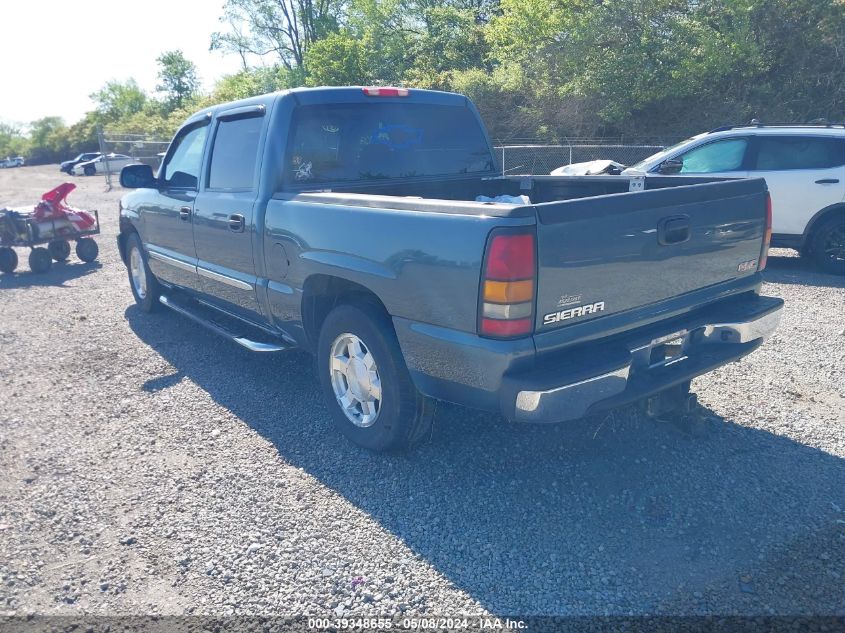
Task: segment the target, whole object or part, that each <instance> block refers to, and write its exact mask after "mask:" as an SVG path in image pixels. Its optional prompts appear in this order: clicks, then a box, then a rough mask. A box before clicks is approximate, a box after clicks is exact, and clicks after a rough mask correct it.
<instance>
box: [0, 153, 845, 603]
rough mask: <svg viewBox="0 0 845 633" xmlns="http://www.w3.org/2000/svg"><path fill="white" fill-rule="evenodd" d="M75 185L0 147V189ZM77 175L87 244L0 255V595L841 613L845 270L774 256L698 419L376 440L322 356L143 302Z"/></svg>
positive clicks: (844, 573) (23, 192)
mask: <svg viewBox="0 0 845 633" xmlns="http://www.w3.org/2000/svg"><path fill="white" fill-rule="evenodd" d="M62 180H63V178H62V177H61V175H60V174H59V173H58V171H57V170H56V167H55V166H51V167H44V168H37V167H26V168H22V169H10V170H2V171H0V206H3V205H25V204H29V203H32V202H34V201H35V200H37V199H38V197H39V195H40V194H41V193H42V192H43V191H46V190H47V189H49V188H51V187H53V186H55V185H56V184H58V183H60V182H62ZM74 182H76V183H77V184H78V185H79V189H78V190H77V191H76V192H74V193H73V194H71V203H72V204H75V205H76V206H79V207H81V208H98V209H100V211H101V218H102V220H103V221H104V235H102V236H100V238H98V241H99V244H100V249H101V251H100V252H101V256H100V263H96V264H91V265H89V264H82V263H80V262H79V261H78V260H76V259H75V256H71V261H70V262H69V263H67V264H65V265H59V266H54V268H53V270H51V271H50V272H49V273H48V274H46V275H42V276H34V275H32V274H30V273H29V271H28V266H27V264H26V260H25V258H23V257H22V263H21V267H20V268H19V272H18V274H16V275H6V276H0V345H1V346H2V351H3V355H2V365H0V379H1V380H0V614H3V613H8V614H19V615H20V614H29V613H38V614H45V613H46V614H81V613H86V614H150V613H155V614H189V613H190V614H212V615H222V614H231V613H237V614H303V613H305V614H321V615H332V614H336V615H341V614H344V615H349V614H368V615H391V614H398V613H400V612H404V613H407V614H440V615H456V614H472V613H476V612H491V613H495V614H503V615H504V614H521V615H527V614H582V615H594V614H647V613H648V614H651V613H661V614H710V613H716V614H743V615H744V614H769V613H776V614H793V615H794V614H829V615H833V614H839V615H845V380H843V377H845V279H842V278H836V277H832V276H828V275H824V274H820V273H817V272H814V271H813V270H812V269H811V268H809V267H808V266H807V265H806V264H804V263H803V262H801V261H799V260H798V259H797V258H796V257H794V256H792V253H791V252H790V251H774V252H773V256H772V257H771V259H770V269H769V271H768V272H767V273H766V276H767V281H768V283H767V284H766V287H765V292H766V293H767V294H771V295H778V296H781V297H783V298H784V299H785V300H786V311H785V316H784V320H783V322H782V324H781V327H780V330H779V331H778V333H777V335H776V336H775V337H774V338H773V339H771V340H770V341H769V342H768V343H767V344H766V345H765V346H764V347H763V349H761V350H760V351H758V352H757V353H755V354H753V355H752V356H750V357H749V358H747V359H745V360H743V361H742V362H740V363H736V364H733V365H730V366H728V367H725V368H722V369H721V370H719V371H716V372H714V373H713V374H711V375H708V376H706V377H704V378H702V379H699V380H697V381H696V382H695V383H694V390H695V391H696V392H697V393H698V394H699V398H700V401H701V403H702V405H703V406H702V409H701V411H700V412H699V415H697V416H695V418H694V419H693V420H686V421H682V420H668V421H664V422H658V421H653V420H647V419H644V418H642V417H641V416H639V415H638V414H637V413H636V412H634V411H632V410H625V411H622V412H617V413H615V414H613V415H611V416H608V417H605V418H599V419H588V420H584V421H581V422H577V423H572V424H567V425H559V426H553V427H535V426H527V427H521V426H516V425H512V424H509V423H507V422H506V421H504V420H502V419H500V418H498V417H496V416H492V415H489V414H484V413H478V412H474V411H469V410H464V409H461V408H459V407H455V406H449V405H440V407H439V409H438V413H437V419H436V424H435V430H434V434H433V437H432V439H431V441H430V442H428V443H427V444H425V445H424V446H422V447H421V448H420V449H419V450H417V451H416V452H414V453H412V454H408V455H398V456H397V455H394V456H376V455H372V454H369V453H367V452H364V451H362V450H360V449H357V448H355V447H353V446H352V445H350V444H349V443H347V442H346V441H345V440H344V439H342V438H341V437H339V436H338V435H336V434H335V433H334V432H332V430H331V429H330V426H329V420H328V416H327V414H326V410H325V409H324V406H323V404H322V403H321V399H320V395H319V392H318V387H317V379H316V376H315V371H314V367H313V363H312V361H311V359H310V357H309V356H307V355H305V354H302V353H297V352H292V353H288V354H284V355H275V356H262V355H251V354H250V353H249V352H247V351H245V350H241V349H240V348H238V347H237V346H235V345H233V344H230V343H229V342H227V341H224V340H221V339H219V338H216V337H215V336H214V335H213V334H211V333H208V332H207V331H205V330H203V329H202V328H199V327H198V326H196V325H194V324H193V323H191V322H190V321H188V320H187V319H184V318H182V317H180V316H178V315H175V314H171V313H168V312H165V313H161V314H156V315H142V314H141V313H140V312H139V311H138V310H136V308H135V307H134V304H133V302H132V297H131V294H130V292H129V288H128V285H127V281H126V275H125V272H124V268H123V266H122V264H121V263H120V261H119V257H118V253H117V248H116V245H115V241H114V235H115V234H116V231H117V201H118V199H119V197H120V195H121V192H120V190H119V189H118V190H116V191H113V192H111V193H104V185H103V180H102V179H101V178H90V179H89V178H75V179H74ZM20 254H21V255H25V253H24V251H20Z"/></svg>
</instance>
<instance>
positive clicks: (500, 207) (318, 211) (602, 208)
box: [118, 88, 783, 450]
mask: <svg viewBox="0 0 845 633" xmlns="http://www.w3.org/2000/svg"><path fill="white" fill-rule="evenodd" d="M121 184H122V185H123V186H124V187H126V188H133V189H136V191H133V192H130V193H128V194H127V195H126V196H124V198H123V200H122V201H121V207H120V235H119V238H118V244H119V247H120V253H121V255H122V257H123V261H124V262H125V263H126V266H127V269H128V272H129V282H130V286H131V289H132V293H133V295H134V297H135V301H136V302H137V304H138V306H139V307H140V309H141V310H143V311H151V310H154V309H157V308H158V307H159V306H162V305H163V306H166V307H168V308H171V309H172V310H175V311H176V312H179V313H181V314H183V315H185V316H187V317H189V318H192V319H194V320H196V321H198V322H199V323H202V324H203V325H205V326H207V327H209V328H210V329H212V330H214V331H216V332H217V333H219V334H222V335H224V336H227V337H229V338H230V339H231V340H233V341H234V342H235V343H238V344H240V345H242V346H244V347H246V348H248V349H250V350H253V351H255V352H275V351H282V350H286V349H290V348H293V347H299V348H305V349H309V350H311V351H313V352H314V353H315V354H316V357H317V365H318V368H319V377H320V381H321V383H322V390H323V392H324V395H325V399H326V403H327V406H328V408H329V410H330V412H331V417H332V419H333V421H334V423H335V424H336V426H337V427H338V428H339V430H340V431H341V432H342V433H344V434H345V435H346V436H347V437H349V438H350V439H351V440H352V441H353V442H355V443H357V444H359V445H361V446H364V447H367V448H370V449H373V450H384V449H391V448H397V447H403V446H408V445H411V444H413V443H415V442H417V441H419V440H420V439H422V438H424V437H426V435H427V432H428V431H429V429H430V427H431V423H432V417H433V411H434V407H433V402H434V401H436V400H445V401H449V402H454V403H459V404H462V405H467V406H470V407H475V408H480V409H484V410H488V411H493V412H497V413H501V414H502V415H504V416H505V417H506V418H509V419H511V420H515V421H524V422H559V421H564V420H572V419H576V418H580V417H583V416H584V415H587V414H592V413H595V412H598V411H602V410H606V409H608V408H611V407H617V406H620V405H623V404H626V403H630V402H635V401H641V402H644V403H647V408H648V409H649V410H651V411H652V412H654V411H662V410H666V409H672V408H675V407H677V406H681V405H683V404H684V403H689V402H690V399H691V398H693V396H690V394H689V382H690V380H691V379H692V378H693V377H695V376H698V375H700V374H703V373H705V372H707V371H710V370H712V369H714V368H716V367H719V366H720V365H724V364H725V363H728V362H730V361H734V360H736V359H738V358H740V357H742V356H744V355H746V354H748V353H750V352H752V351H754V350H755V349H756V348H757V347H758V346H759V345H761V344H762V343H763V341H764V339H765V338H766V337H767V336H768V335H769V334H770V333H771V332H772V330H773V329H774V328H775V327H776V325H777V321H778V318H779V315H780V311H781V308H782V303H783V302H782V301H781V300H780V299H778V298H772V297H764V296H760V294H759V290H760V286H761V281H762V280H761V275H760V271H761V270H762V268H763V267H764V266H765V262H766V254H767V249H768V241H769V237H770V232H771V229H770V227H771V220H770V217H771V216H770V212H769V210H768V208H769V207H768V204H767V201H768V193H767V190H766V183H765V182H764V181H763V180H761V179H745V180H714V179H706V178H687V179H684V178H677V177H665V178H664V177H661V176H653V177H648V178H645V179H644V178H642V177H627V176H606V177H605V176H599V177H596V176H590V177H584V178H578V177H566V176H563V177H554V176H536V177H507V176H501V175H500V174H499V173H498V171H497V167H496V162H495V159H494V156H493V152H492V148H491V145H490V140H489V138H488V136H487V133H486V131H485V128H484V126H483V125H482V123H481V120H480V117H479V116H478V112H477V111H476V109H475V107H474V106H473V104H472V103H471V102H470V101H469V100H468V99H467V98H466V97H463V96H461V95H457V94H448V93H442V92H432V91H425V90H407V89H403V88H316V89H297V90H290V91H286V92H280V93H275V94H270V95H266V96H262V97H255V98H252V99H247V100H244V101H238V102H236V103H229V104H224V105H219V106H215V107H213V108H209V109H206V110H203V111H201V112H198V113H197V114H195V115H194V116H192V117H191V118H190V119H188V121H187V122H186V123H185V124H184V126H183V127H182V128H181V129H180V130H179V131H178V133H177V134H176V136H175V137H174V139H173V142H172V143H171V144H170V148H169V149H168V151H167V155H166V156H165V158H164V161H163V163H162V166H161V168H160V170H159V172H158V174H157V175H156V176H154V175H153V172H152V170H151V168H150V167H148V166H145V165H133V166H128V167H125V168H124V169H123V171H122V173H121ZM482 197H484V198H482ZM479 198H480V199H481V200H483V201H479V200H478V199H479ZM485 198H486V199H485ZM490 198H492V199H493V201H491V200H489V199H490Z"/></svg>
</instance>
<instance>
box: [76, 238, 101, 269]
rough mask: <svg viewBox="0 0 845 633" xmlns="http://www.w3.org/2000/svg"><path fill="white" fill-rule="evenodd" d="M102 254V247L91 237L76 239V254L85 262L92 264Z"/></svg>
mask: <svg viewBox="0 0 845 633" xmlns="http://www.w3.org/2000/svg"><path fill="white" fill-rule="evenodd" d="M99 254H100V247H99V246H97V242H95V241H94V240H93V239H91V238H90V237H83V238H81V239H78V240H77V241H76V256H77V257H78V258H79V259H81V260H82V261H83V262H85V263H87V264H90V263H91V262H93V261H94V260H95V259H97V255H99Z"/></svg>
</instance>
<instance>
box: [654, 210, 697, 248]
mask: <svg viewBox="0 0 845 633" xmlns="http://www.w3.org/2000/svg"><path fill="white" fill-rule="evenodd" d="M689 235H690V228H689V218H688V217H687V216H685V215H681V216H676V217H672V218H663V219H662V220H660V222H659V224H658V225H657V242H658V243H659V244H662V245H663V246H667V245H669V244H681V243H682V242H686V241H687V240H688V239H689Z"/></svg>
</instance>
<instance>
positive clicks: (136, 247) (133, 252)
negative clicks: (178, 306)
mask: <svg viewBox="0 0 845 633" xmlns="http://www.w3.org/2000/svg"><path fill="white" fill-rule="evenodd" d="M133 258H134V259H133ZM148 262H149V259H148V258H147V253H146V252H145V251H144V247H143V246H142V245H141V238H139V237H138V234H137V233H132V234H131V235H130V236H129V238H128V239H127V240H126V272H127V274H128V276H129V288H130V289H131V290H132V296H133V297H135V303H136V304H137V305H138V307H139V308H141V311H142V312H147V313H149V312H155V311H156V310H158V309H159V308H160V307H161V304H160V303H159V301H158V299H159V297H160V296H161V284H159V283H158V279H156V278H155V275H153V273H152V271H151V270H150V266H149V263H148Z"/></svg>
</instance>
